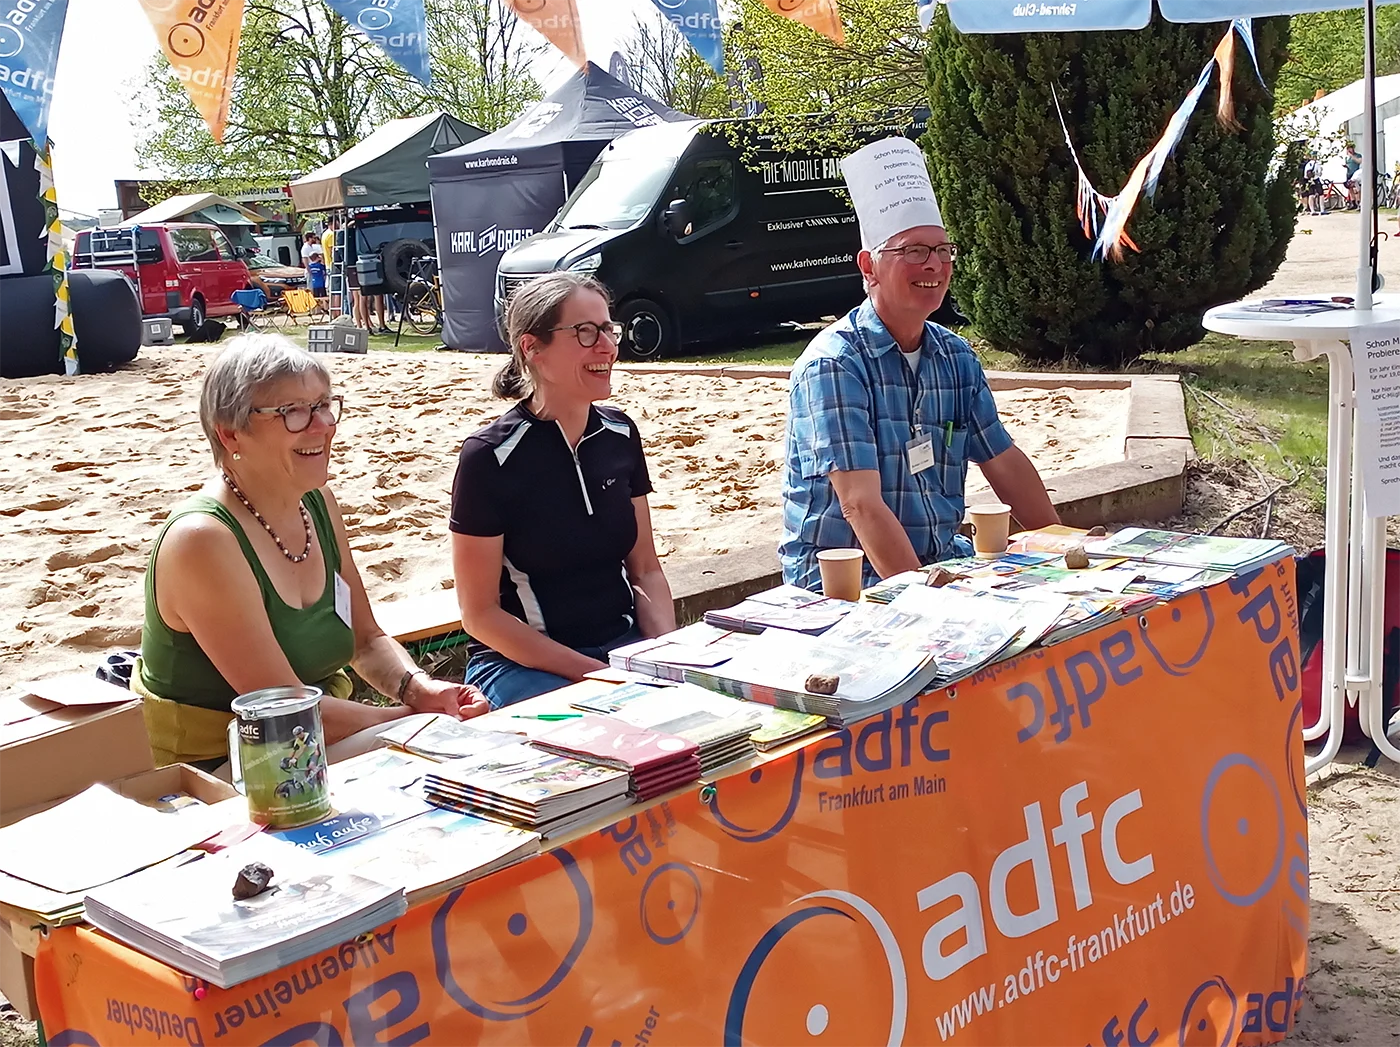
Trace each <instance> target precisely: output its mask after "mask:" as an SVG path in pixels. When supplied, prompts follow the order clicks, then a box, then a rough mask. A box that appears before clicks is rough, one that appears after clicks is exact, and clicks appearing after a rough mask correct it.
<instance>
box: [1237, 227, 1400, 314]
mask: <svg viewBox="0 0 1400 1047" xmlns="http://www.w3.org/2000/svg"><path fill="white" fill-rule="evenodd" d="M1381 232H1382V233H1388V234H1389V236H1383V237H1381V243H1380V270H1381V274H1382V275H1383V276H1385V277H1386V279H1387V287H1386V290H1387V292H1388V293H1390V294H1400V223H1397V222H1396V220H1395V218H1394V217H1393V216H1391V215H1382V216H1381ZM1360 236H1361V219H1360V218H1359V217H1358V216H1357V214H1356V213H1355V212H1354V211H1334V212H1332V213H1331V214H1328V215H1323V216H1321V217H1314V216H1309V215H1299V216H1298V225H1297V229H1296V231H1295V232H1294V235H1293V242H1292V243H1291V244H1289V246H1288V258H1287V260H1285V261H1284V263H1283V265H1281V266H1280V267H1279V271H1278V273H1277V274H1275V276H1274V278H1273V280H1272V281H1271V282H1270V283H1269V285H1268V286H1267V287H1265V288H1264V289H1263V290H1262V291H1260V292H1259V293H1258V294H1257V295H1252V296H1251V297H1274V298H1277V297H1286V296H1289V295H1323V294H1326V295H1334V294H1340V295H1354V294H1355V293H1356V268H1357V259H1358V258H1360V257H1361V241H1360Z"/></svg>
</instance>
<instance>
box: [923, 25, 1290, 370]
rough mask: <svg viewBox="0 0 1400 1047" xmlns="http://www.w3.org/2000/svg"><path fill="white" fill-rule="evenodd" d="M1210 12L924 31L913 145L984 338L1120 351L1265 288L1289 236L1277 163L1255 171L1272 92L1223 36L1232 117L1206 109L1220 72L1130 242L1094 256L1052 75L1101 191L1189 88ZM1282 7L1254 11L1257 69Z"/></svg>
mask: <svg viewBox="0 0 1400 1047" xmlns="http://www.w3.org/2000/svg"><path fill="white" fill-rule="evenodd" d="M1224 31H1225V24H1224V23H1214V24H1210V25H1176V24H1172V23H1168V22H1166V21H1164V20H1163V19H1162V18H1161V17H1160V16H1154V19H1153V22H1152V24H1151V25H1150V26H1149V27H1148V28H1147V29H1145V30H1142V31H1140V32H1120V33H1107V32H1104V33H1039V34H1026V35H1012V34H1007V35H995V36H993V35H983V36H975V35H963V34H961V33H959V32H958V31H957V30H956V29H954V28H953V27H952V24H951V23H950V21H949V19H948V18H947V16H946V14H944V13H942V12H941V11H940V14H939V17H937V18H935V19H934V24H933V26H932V27H931V28H930V30H929V34H928V53H927V59H926V62H927V69H928V81H929V91H930V96H931V100H930V105H931V110H932V116H931V119H930V120H929V131H928V134H927V136H926V137H925V139H924V140H923V144H924V146H925V148H926V150H927V152H928V155H929V161H930V168H931V171H932V174H933V181H934V186H935V188H936V189H937V191H938V194H939V200H940V202H941V203H942V206H943V216H944V219H945V221H946V222H947V225H948V233H949V236H950V237H951V238H952V239H954V240H955V241H957V243H958V244H959V245H960V246H961V247H962V249H963V253H962V254H961V255H960V256H959V258H958V264H957V271H956V274H955V276H954V282H953V287H954V292H955V294H956V296H957V300H958V303H959V304H960V305H961V306H962V308H963V310H964V311H965V312H968V313H969V315H970V316H971V317H972V319H973V321H974V322H975V324H976V326H977V330H978V331H979V332H980V333H981V334H982V335H983V336H984V337H986V338H987V340H988V341H990V342H991V343H992V344H993V345H994V346H995V347H997V348H999V349H1005V350H1009V351H1011V352H1014V353H1016V354H1018V355H1019V356H1022V357H1024V358H1027V359H1032V360H1041V361H1046V360H1059V359H1062V358H1064V357H1065V356H1073V357H1076V358H1078V359H1079V360H1081V361H1083V362H1085V363H1089V364H1096V365H1118V364H1121V363H1123V362H1125V361H1128V360H1131V359H1133V358H1134V357H1136V356H1138V355H1140V354H1142V353H1145V352H1153V351H1156V352H1163V351H1166V352H1173V351H1177V350H1180V349H1184V348H1186V347H1187V346H1190V345H1192V344H1194V343H1195V342H1197V341H1199V340H1200V339H1201V338H1202V337H1203V335H1204V331H1203V330H1202V328H1201V325H1200V318H1201V315H1202V313H1203V312H1204V311H1205V310H1206V309H1208V308H1209V307H1211V306H1213V305H1217V304H1220V303H1222V302H1228V301H1232V300H1235V299H1238V298H1240V297H1242V296H1244V295H1246V294H1248V293H1249V292H1251V291H1254V290H1257V289H1258V288H1260V287H1262V286H1263V285H1264V284H1265V283H1267V282H1268V280H1269V279H1270V278H1271V277H1272V276H1273V274H1274V272H1275V270H1277V269H1278V267H1279V264H1280V263H1281V262H1282V261H1283V257H1284V253H1285V252H1286V251H1287V249H1288V244H1289V241H1290V240H1291V239H1292V236H1293V223H1294V214H1295V202H1294V196H1293V186H1292V173H1293V172H1292V168H1291V166H1290V165H1291V164H1292V161H1291V160H1290V161H1289V162H1287V163H1285V164H1284V165H1283V167H1282V168H1281V169H1280V170H1279V172H1278V174H1277V175H1276V176H1275V177H1273V178H1270V176H1269V168H1270V161H1271V160H1272V158H1273V156H1274V135H1273V123H1272V120H1271V115H1270V110H1271V107H1272V101H1271V98H1270V94H1269V91H1268V90H1266V89H1265V88H1264V87H1263V86H1261V85H1260V83H1259V80H1258V77H1256V75H1255V73H1254V69H1253V65H1252V63H1250V61H1249V58H1248V54H1247V52H1246V50H1245V48H1244V47H1243V46H1237V47H1236V55H1237V60H1236V67H1235V103H1236V112H1237V117H1238V120H1239V122H1240V123H1241V124H1243V125H1244V130H1243V131H1241V132H1239V133H1231V132H1230V131H1227V130H1225V129H1223V128H1221V127H1220V126H1219V124H1218V123H1217V122H1216V118H1215V106H1216V101H1217V97H1218V86H1216V85H1218V77H1217V79H1216V80H1215V81H1214V82H1213V84H1212V86H1210V87H1208V88H1207V89H1206V91H1205V94H1204V95H1203V96H1202V98H1201V102H1200V105H1199V107H1198V108H1197V110H1196V114H1195V116H1194V117H1193V118H1192V120H1191V122H1190V125H1189V126H1188V128H1187V130H1186V134H1185V136H1184V138H1183V139H1182V141H1181V144H1180V145H1179V146H1178V148H1177V151H1176V155H1175V157H1174V158H1173V159H1171V160H1169V161H1168V162H1167V165H1166V168H1165V170H1164V171H1163V173H1162V178H1161V182H1160V185H1159V187H1158V190H1157V195H1156V198H1155V199H1154V200H1148V199H1147V198H1146V197H1144V198H1143V199H1142V200H1141V201H1140V202H1139V204H1138V206H1137V210H1136V212H1135V213H1134V215H1133V217H1132V219H1131V220H1130V221H1129V223H1128V235H1129V236H1131V237H1132V238H1133V240H1134V242H1135V243H1136V244H1137V245H1138V247H1140V248H1141V253H1134V252H1132V251H1131V250H1129V251H1128V252H1127V253H1126V255H1125V257H1124V259H1123V261H1121V262H1111V261H1093V260H1092V258H1091V256H1092V253H1093V243H1092V241H1090V240H1089V239H1087V238H1086V237H1085V236H1084V234H1083V233H1082V232H1081V230H1080V228H1079V224H1078V220H1077V219H1076V217H1075V196H1076V184H1077V183H1076V176H1075V169H1074V164H1073V161H1072V160H1071V158H1070V155H1069V151H1068V149H1067V148H1066V147H1065V142H1064V134H1063V132H1062V131H1061V129H1060V124H1059V120H1058V119H1057V117H1056V114H1055V102H1054V98H1053V96H1052V94H1051V85H1052V84H1053V85H1054V87H1055V90H1056V91H1057V92H1058V94H1059V98H1060V104H1061V105H1062V106H1063V108H1064V112H1065V119H1066V122H1067V124H1068V125H1069V128H1070V133H1071V135H1072V136H1073V140H1074V144H1075V148H1076V149H1077V150H1078V151H1079V155H1080V158H1081V161H1082V162H1083V164H1084V168H1085V171H1086V172H1087V173H1088V175H1089V178H1090V180H1091V181H1092V182H1093V183H1094V185H1095V187H1096V188H1097V189H1098V190H1099V191H1100V192H1101V193H1104V194H1105V195H1108V196H1112V195H1114V194H1115V193H1117V192H1118V191H1119V189H1120V188H1121V187H1122V186H1123V184H1124V183H1125V182H1126V181H1127V179H1128V176H1129V174H1130V173H1131V172H1132V170H1133V167H1134V165H1135V164H1136V163H1137V161H1138V159H1139V158H1140V157H1141V156H1142V155H1143V154H1144V153H1146V152H1147V150H1148V149H1149V148H1150V147H1151V146H1152V145H1153V143H1154V142H1156V140H1157V138H1158V137H1159V136H1160V135H1161V133H1162V130H1163V128H1164V127H1165V126H1166V123H1167V120H1168V119H1169V118H1170V116H1171V114H1172V113H1173V111H1175V109H1176V107H1177V106H1178V105H1179V104H1180V103H1181V100H1182V99H1183V98H1185V96H1186V94H1187V92H1188V91H1189V90H1190V89H1191V87H1192V86H1193V85H1194V84H1195V82H1196V78H1197V76H1198V75H1199V73H1200V71H1201V67H1202V66H1203V65H1204V64H1205V62H1206V61H1207V59H1208V58H1209V57H1210V55H1211V53H1212V52H1213V51H1214V49H1215V47H1216V45H1217V44H1218V43H1219V41H1220V38H1221V36H1222V35H1223V34H1224ZM1288 32H1289V24H1288V19H1286V18H1272V19H1260V20H1256V22H1255V24H1254V33H1255V39H1256V42H1257V50H1258V55H1259V65H1260V68H1261V70H1262V72H1263V75H1264V79H1265V82H1266V83H1267V84H1268V85H1269V87H1272V84H1273V82H1274V79H1275V77H1276V75H1277V73H1278V70H1279V66H1280V65H1281V64H1282V63H1283V61H1284V60H1285V58H1286V56H1287V47H1288Z"/></svg>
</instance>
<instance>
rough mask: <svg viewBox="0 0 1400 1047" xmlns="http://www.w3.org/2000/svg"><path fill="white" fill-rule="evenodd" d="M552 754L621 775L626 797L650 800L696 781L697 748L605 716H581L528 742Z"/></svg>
mask: <svg viewBox="0 0 1400 1047" xmlns="http://www.w3.org/2000/svg"><path fill="white" fill-rule="evenodd" d="M534 745H535V746H536V748H539V749H543V750H544V751H545V752H548V753H554V754H556V755H558V756H567V757H572V758H574V759H577V760H583V761H585V762H586V763H592V764H598V765H600V766H602V767H611V768H613V769H615V770H619V771H626V772H627V774H628V775H629V776H630V777H631V779H632V782H631V786H630V788H629V789H628V792H629V793H630V795H631V796H632V797H633V798H634V799H637V800H652V799H655V798H656V797H658V796H660V795H662V794H663V793H668V792H670V791H671V790H672V789H676V788H679V787H680V786H682V785H685V784H686V783H687V782H693V781H695V780H697V779H698V778H699V777H700V747H699V746H698V745H696V744H695V743H694V742H692V741H690V740H689V739H686V738H682V737H680V736H679V735H674V734H667V733H666V732H665V731H659V730H655V729H652V728H647V727H634V726H633V725H632V724H630V723H628V722H626V721H625V720H620V719H614V718H613V717H611V716H592V715H588V714H584V715H582V716H580V717H579V718H578V719H576V720H569V721H567V722H564V723H561V724H559V725H558V726H557V727H555V728H554V729H553V730H550V731H548V732H547V733H545V734H543V735H541V736H540V737H538V738H536V739H535V740H534Z"/></svg>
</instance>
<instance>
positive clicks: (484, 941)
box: [432, 848, 593, 1022]
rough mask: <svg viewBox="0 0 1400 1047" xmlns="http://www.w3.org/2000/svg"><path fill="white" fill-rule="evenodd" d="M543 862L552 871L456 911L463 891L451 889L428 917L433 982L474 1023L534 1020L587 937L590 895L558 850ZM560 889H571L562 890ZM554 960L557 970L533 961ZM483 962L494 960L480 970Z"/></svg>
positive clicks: (590, 921) (574, 865)
mask: <svg viewBox="0 0 1400 1047" xmlns="http://www.w3.org/2000/svg"><path fill="white" fill-rule="evenodd" d="M549 857H551V858H554V859H555V860H557V861H558V862H559V865H560V869H559V870H558V871H556V872H551V873H549V874H547V875H545V876H540V877H537V878H535V879H533V880H530V881H527V882H525V883H522V884H520V885H519V886H518V887H516V888H515V889H514V890H509V891H504V892H502V893H500V894H497V895H492V896H490V897H486V898H473V899H472V900H471V901H470V903H469V904H466V905H463V906H461V907H460V908H459V907H457V903H458V901H460V900H461V898H462V894H463V891H464V888H458V889H457V890H455V891H453V892H452V893H451V894H449V895H448V896H447V898H446V899H444V900H443V903H442V905H441V906H440V907H439V908H438V911H437V912H436V913H434V914H433V926H432V939H433V966H434V968H435V970H436V973H437V978H438V982H439V983H440V984H441V985H442V988H443V991H444V992H446V993H447V995H448V996H449V997H451V999H452V1000H453V1002H454V1003H456V1004H457V1005H458V1006H459V1007H461V1008H462V1009H463V1010H465V1011H468V1012H469V1013H471V1014H474V1015H476V1016H477V1017H478V1018H484V1019H486V1020H488V1021H495V1022H508V1021H514V1020H515V1019H517V1018H524V1017H527V1016H528V1015H531V1014H534V1013H535V1012H536V1011H538V1010H539V1009H540V1008H541V1007H543V1006H544V1005H545V1003H546V1001H547V998H548V997H549V994H550V993H552V992H553V991H554V990H555V989H557V988H558V987H559V984H560V983H561V982H562V981H563V980H564V979H565V977H567V976H568V974H569V972H570V971H571V970H573V968H574V964H576V963H577V962H578V958H579V956H580V955H581V954H582V953H583V948H584V946H585V945H587V944H588V939H589V936H590V935H591V934H592V933H593V892H592V890H591V889H590V888H589V886H588V881H587V880H586V879H585V878H584V875H583V873H582V871H581V870H580V869H579V867H578V863H577V862H576V861H574V857H573V855H571V854H569V852H568V851H566V850H564V849H562V848H560V849H559V850H556V851H551V852H550V854H549ZM565 883H567V884H568V885H569V886H570V887H572V890H563V889H562V888H563V886H564V884H565ZM560 955H562V956H563V957H564V958H563V959H562V960H561V961H560V962H559V964H558V966H556V967H554V968H552V969H543V968H542V967H541V964H540V962H539V960H540V958H541V957H554V956H560ZM483 956H499V957H500V958H501V959H500V962H499V963H490V964H485V963H482V962H481V957H483ZM458 960H460V962H455V961H458Z"/></svg>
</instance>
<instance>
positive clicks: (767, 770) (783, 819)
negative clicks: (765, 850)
mask: <svg viewBox="0 0 1400 1047" xmlns="http://www.w3.org/2000/svg"><path fill="white" fill-rule="evenodd" d="M806 755H807V754H806V752H805V751H804V750H801V749H799V750H798V751H797V754H796V757H795V758H794V759H792V760H775V761H774V762H773V763H770V764H765V765H764V766H762V767H757V768H755V769H754V770H752V771H750V772H749V775H748V781H749V785H750V786H757V785H759V784H760V783H761V782H763V781H764V779H765V778H773V777H776V776H778V775H782V774H783V773H784V767H785V766H787V767H790V768H791V771H790V773H791V774H792V782H791V784H790V785H789V786H788V787H787V788H785V789H784V788H774V787H773V786H772V785H770V786H769V787H768V788H764V789H758V788H742V787H740V788H738V789H736V788H735V786H736V785H738V783H739V781H740V780H741V779H731V780H730V781H727V782H723V783H721V785H722V788H721V790H720V791H718V792H716V794H715V797H714V799H713V800H711V801H710V803H709V807H710V813H711V814H713V815H714V816H715V821H717V822H719V827H720V828H721V829H723V830H724V831H725V833H726V834H727V835H729V836H731V837H733V838H734V839H736V840H738V841H739V842H740V843H762V842H763V841H764V840H770V839H772V838H773V837H774V836H777V835H778V833H780V832H782V831H783V830H784V829H786V828H787V824H788V822H790V821H792V816H793V815H794V814H796V813H797V804H798V801H800V800H801V799H802V772H803V769H804V768H805V767H806ZM731 783H732V784H731ZM721 793H723V795H725V796H728V797H737V799H732V800H730V801H729V804H730V806H731V807H732V810H731V811H728V812H726V811H724V810H721V809H720V795H721Z"/></svg>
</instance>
